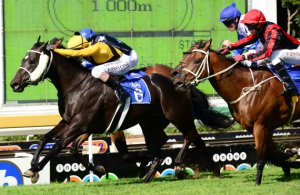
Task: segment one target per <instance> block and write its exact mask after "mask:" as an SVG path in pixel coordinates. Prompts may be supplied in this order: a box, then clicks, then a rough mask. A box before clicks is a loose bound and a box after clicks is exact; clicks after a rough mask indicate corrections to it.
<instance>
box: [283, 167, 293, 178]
mask: <svg viewBox="0 0 300 195" xmlns="http://www.w3.org/2000/svg"><path fill="white" fill-rule="evenodd" d="M282 170H283V172H284V175H285V176H286V177H289V176H290V175H291V168H290V167H282Z"/></svg>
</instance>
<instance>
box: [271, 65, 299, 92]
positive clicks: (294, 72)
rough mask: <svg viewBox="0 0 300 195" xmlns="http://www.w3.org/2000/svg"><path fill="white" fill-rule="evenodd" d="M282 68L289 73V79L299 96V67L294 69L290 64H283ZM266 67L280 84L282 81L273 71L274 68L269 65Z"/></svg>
mask: <svg viewBox="0 0 300 195" xmlns="http://www.w3.org/2000/svg"><path fill="white" fill-rule="evenodd" d="M284 66H285V68H286V70H287V72H288V73H289V75H290V77H291V79H292V80H293V82H294V84H295V86H296V88H297V91H298V94H300V67H299V66H297V67H294V66H293V65H291V64H285V65H284ZM268 67H269V69H270V70H271V71H272V72H273V73H274V75H275V76H277V78H278V79H279V80H280V81H281V82H282V79H281V77H280V76H278V74H277V72H276V71H275V69H274V66H272V65H269V66H268Z"/></svg>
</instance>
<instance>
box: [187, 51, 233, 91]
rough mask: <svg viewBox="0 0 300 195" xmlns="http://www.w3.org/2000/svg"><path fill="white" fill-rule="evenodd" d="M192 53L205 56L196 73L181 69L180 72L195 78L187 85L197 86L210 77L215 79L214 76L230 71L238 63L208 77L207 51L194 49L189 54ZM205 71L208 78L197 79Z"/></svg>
mask: <svg viewBox="0 0 300 195" xmlns="http://www.w3.org/2000/svg"><path fill="white" fill-rule="evenodd" d="M194 52H200V53H203V54H205V57H204V58H203V60H202V63H201V65H200V66H199V68H198V69H197V71H196V72H195V73H194V72H192V71H191V70H189V69H187V68H185V67H183V68H182V70H185V71H187V72H188V73H190V74H192V75H193V76H194V77H195V78H194V80H193V81H192V82H190V84H189V85H197V84H199V83H201V82H202V81H204V80H207V79H209V78H212V77H215V76H217V75H219V74H222V73H224V72H227V71H228V70H230V69H232V68H233V67H234V66H236V65H237V64H238V62H236V63H234V64H232V65H231V66H229V67H227V68H226V69H224V70H222V71H220V72H217V73H216V74H213V75H210V71H209V62H208V58H209V50H207V51H204V50H202V49H194V50H192V52H191V53H194ZM205 69H207V75H208V76H207V77H204V78H202V79H199V78H200V76H201V75H202V73H203V72H204V71H205Z"/></svg>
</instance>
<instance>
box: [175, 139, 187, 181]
mask: <svg viewBox="0 0 300 195" xmlns="http://www.w3.org/2000/svg"><path fill="white" fill-rule="evenodd" d="M190 145H191V141H190V140H189V139H187V138H186V137H185V138H184V140H183V145H182V147H181V149H180V151H179V153H178V155H177V157H176V159H175V162H174V164H175V167H174V171H175V176H176V177H177V178H178V179H184V177H185V174H186V173H185V166H184V167H182V166H181V165H182V164H183V161H184V158H185V155H186V152H187V150H188V148H189V146H190Z"/></svg>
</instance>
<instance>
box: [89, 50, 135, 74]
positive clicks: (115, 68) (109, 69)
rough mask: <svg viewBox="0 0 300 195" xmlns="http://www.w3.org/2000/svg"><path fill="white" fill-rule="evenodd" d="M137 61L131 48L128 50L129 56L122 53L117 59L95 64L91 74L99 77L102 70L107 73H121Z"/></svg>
mask: <svg viewBox="0 0 300 195" xmlns="http://www.w3.org/2000/svg"><path fill="white" fill-rule="evenodd" d="M137 62H138V57H137V54H136V52H135V51H134V50H132V51H131V52H130V56H128V55H126V54H122V56H121V57H120V59H119V60H117V61H114V62H108V63H105V64H101V65H98V66H95V67H94V68H93V69H92V75H93V77H95V78H99V77H100V75H101V74H102V73H103V72H106V73H108V74H109V75H123V74H125V73H127V72H128V71H129V70H130V69H131V68H132V67H134V66H136V64H137Z"/></svg>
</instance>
